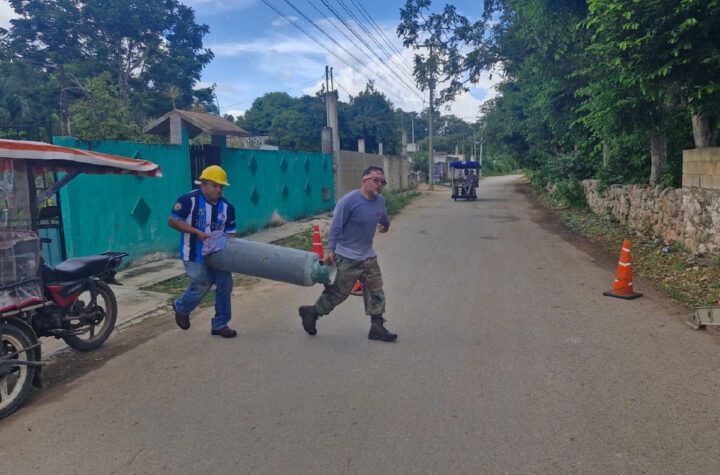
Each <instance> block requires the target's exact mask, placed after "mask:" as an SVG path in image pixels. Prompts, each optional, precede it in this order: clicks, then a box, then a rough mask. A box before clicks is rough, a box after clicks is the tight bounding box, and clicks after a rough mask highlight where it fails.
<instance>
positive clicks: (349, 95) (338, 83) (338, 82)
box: [335, 79, 352, 97]
mask: <svg viewBox="0 0 720 475" xmlns="http://www.w3.org/2000/svg"><path fill="white" fill-rule="evenodd" d="M335 84H337V85H338V86H340V89H342V90H343V91H345V94H347V95H348V97H352V94H350V93H349V92H348V91H347V89H345V88H344V87H342V84H340V81H338V80H337V79H336V80H335Z"/></svg>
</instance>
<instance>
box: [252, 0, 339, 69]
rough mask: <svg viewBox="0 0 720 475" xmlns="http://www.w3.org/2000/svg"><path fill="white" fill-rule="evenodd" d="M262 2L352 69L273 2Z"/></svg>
mask: <svg viewBox="0 0 720 475" xmlns="http://www.w3.org/2000/svg"><path fill="white" fill-rule="evenodd" d="M262 2H263V3H264V4H265V5H267V6H268V7H270V8H272V9H273V11H275V13H277V14H278V15H280V16H281V17H283V18H284V19H285V21H287V22H288V23H290V24H291V25H292V26H294V27H295V28H297V29H298V30H300V31H301V32H303V33H304V34H305V36H307V37H308V38H310V39H311V40H313V41H314V42H315V43H317V44H318V45H320V46H321V47H322V48H323V49H324V50H325V51H327V52H328V53H330V54H331V55H333V56H335V57H336V58H337V59H339V60H340V61H341V62H342V63H345V64H346V65H347V66H348V67H349V68H351V69H352V66H351V65H350V64H349V63H348V62H346V61H345V60H344V59H342V58H341V57H340V56H338V55H337V54H335V52H334V51H333V50H331V49H330V48H328V47H327V46H325V45H324V44H323V43H322V42H321V41H320V40H318V39H317V38H315V37H314V36H313V35H311V34H310V32H309V31H307V30H306V29H305V28H303V27H302V26H300V25H299V24H298V23H297V22H295V21H294V20H293V19H292V18H290V17H289V16H287V15H285V14H284V13H283V12H282V11H280V10H278V9H277V8H275V6H274V5H273V4H271V3H270V2H269V1H267V0H262Z"/></svg>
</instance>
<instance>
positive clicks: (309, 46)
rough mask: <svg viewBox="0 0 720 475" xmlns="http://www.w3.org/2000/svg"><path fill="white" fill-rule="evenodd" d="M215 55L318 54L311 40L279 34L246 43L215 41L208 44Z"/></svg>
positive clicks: (316, 47)
mask: <svg viewBox="0 0 720 475" xmlns="http://www.w3.org/2000/svg"><path fill="white" fill-rule="evenodd" d="M208 47H209V48H210V49H211V50H212V51H213V53H215V56H238V55H241V54H244V53H253V54H262V55H274V54H289V55H297V54H318V53H319V52H318V49H319V48H318V46H317V45H316V44H315V43H312V42H311V41H309V40H308V41H302V40H300V41H299V40H298V39H296V38H291V37H286V36H280V37H276V38H269V39H261V40H257V41H251V42H247V43H216V44H211V45H208Z"/></svg>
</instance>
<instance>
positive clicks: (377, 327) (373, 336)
mask: <svg viewBox="0 0 720 475" xmlns="http://www.w3.org/2000/svg"><path fill="white" fill-rule="evenodd" d="M368 338H369V339H370V340H380V341H388V342H390V341H395V340H397V335H396V334H395V333H392V332H391V331H390V330H388V329H387V328H385V326H384V325H383V320H373V322H372V323H371V324H370V332H369V333H368Z"/></svg>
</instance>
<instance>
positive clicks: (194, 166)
mask: <svg viewBox="0 0 720 475" xmlns="http://www.w3.org/2000/svg"><path fill="white" fill-rule="evenodd" d="M210 165H218V166H221V156H220V147H215V146H212V145H191V146H190V188H191V189H192V188H195V187H196V186H197V185H196V184H195V181H196V180H197V179H198V177H199V176H200V174H201V173H202V171H203V170H204V169H205V167H209V166H210Z"/></svg>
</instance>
